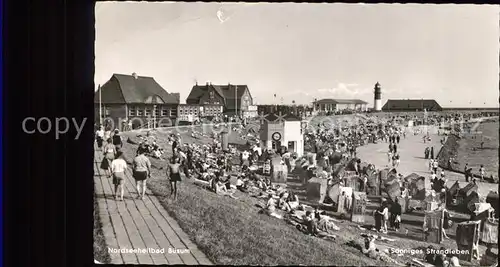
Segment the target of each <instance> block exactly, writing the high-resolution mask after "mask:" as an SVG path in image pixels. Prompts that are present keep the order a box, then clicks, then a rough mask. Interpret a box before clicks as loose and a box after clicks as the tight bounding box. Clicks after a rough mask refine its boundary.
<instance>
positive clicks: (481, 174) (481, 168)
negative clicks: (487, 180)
mask: <svg viewBox="0 0 500 267" xmlns="http://www.w3.org/2000/svg"><path fill="white" fill-rule="evenodd" d="M485 174H486V171H485V169H484V165H482V164H481V166H480V167H479V176H480V177H481V182H483V181H484V176H485Z"/></svg>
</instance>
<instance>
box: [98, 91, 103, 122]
mask: <svg viewBox="0 0 500 267" xmlns="http://www.w3.org/2000/svg"><path fill="white" fill-rule="evenodd" d="M97 90H98V91H99V127H100V126H102V98H101V97H102V96H101V85H100V84H99V86H98V87H97Z"/></svg>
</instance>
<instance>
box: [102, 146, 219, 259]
mask: <svg viewBox="0 0 500 267" xmlns="http://www.w3.org/2000/svg"><path fill="white" fill-rule="evenodd" d="M102 158H103V156H102V152H100V151H96V152H94V162H95V164H94V184H95V193H96V197H97V201H98V203H99V216H100V219H101V223H102V230H103V233H104V236H105V239H106V244H107V246H108V251H109V254H110V256H111V263H112V264H185V265H212V263H211V262H210V261H209V260H208V258H207V257H206V256H205V255H204V254H203V253H202V252H201V251H200V250H199V249H198V248H197V247H196V245H195V244H193V243H192V242H191V241H190V240H189V238H188V236H187V235H186V234H185V233H184V231H182V230H181V228H180V227H179V225H178V224H177V222H176V221H175V220H174V219H173V218H172V217H170V215H168V213H167V212H166V211H165V209H164V208H163V207H162V206H161V204H160V203H159V201H158V200H157V199H156V197H155V196H153V194H152V193H151V192H150V191H149V190H148V191H147V192H146V194H147V196H146V198H145V199H144V200H137V199H136V198H137V191H136V189H135V181H134V179H133V178H132V174H131V170H130V169H128V170H127V172H126V179H125V194H124V201H123V202H120V201H116V200H114V199H113V190H114V186H113V181H112V178H108V177H106V176H105V173H104V170H102V169H100V168H99V167H100V163H101V161H102ZM120 249H137V250H136V251H132V252H130V251H129V252H123V251H119V250H120ZM162 249H164V251H161V250H162ZM140 250H142V251H140ZM148 250H149V251H148ZM154 250H157V251H154ZM158 250H160V251H159V252H158ZM162 252H163V253H162Z"/></svg>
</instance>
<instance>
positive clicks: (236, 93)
mask: <svg viewBox="0 0 500 267" xmlns="http://www.w3.org/2000/svg"><path fill="white" fill-rule="evenodd" d="M235 86H236V87H235V98H234V100H235V101H236V102H235V108H236V119H239V117H240V116H238V85H235Z"/></svg>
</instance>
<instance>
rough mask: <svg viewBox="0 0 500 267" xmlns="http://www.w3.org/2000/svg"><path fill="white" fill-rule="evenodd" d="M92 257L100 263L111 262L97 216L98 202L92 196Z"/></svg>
mask: <svg viewBox="0 0 500 267" xmlns="http://www.w3.org/2000/svg"><path fill="white" fill-rule="evenodd" d="M94 259H95V260H97V261H99V262H101V263H105V264H108V263H111V257H110V256H109V254H108V246H107V245H106V240H105V238H104V233H103V232H102V224H101V220H100V218H99V204H98V203H97V199H96V197H95V196H94Z"/></svg>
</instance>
